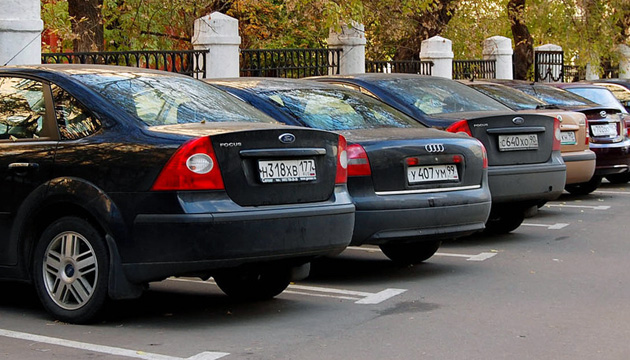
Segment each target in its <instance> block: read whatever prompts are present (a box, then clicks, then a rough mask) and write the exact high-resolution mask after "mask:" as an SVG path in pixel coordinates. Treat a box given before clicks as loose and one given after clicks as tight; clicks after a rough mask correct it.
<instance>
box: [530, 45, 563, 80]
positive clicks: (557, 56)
mask: <svg viewBox="0 0 630 360" xmlns="http://www.w3.org/2000/svg"><path fill="white" fill-rule="evenodd" d="M563 67H564V52H563V51H536V52H535V53H534V81H543V82H556V81H561V80H563V79H564V69H563Z"/></svg>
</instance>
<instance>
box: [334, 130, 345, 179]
mask: <svg viewBox="0 0 630 360" xmlns="http://www.w3.org/2000/svg"><path fill="white" fill-rule="evenodd" d="M347 182H348V152H347V143H346V138H345V137H343V136H341V135H339V143H338V144H337V175H336V176H335V184H345V183H347Z"/></svg>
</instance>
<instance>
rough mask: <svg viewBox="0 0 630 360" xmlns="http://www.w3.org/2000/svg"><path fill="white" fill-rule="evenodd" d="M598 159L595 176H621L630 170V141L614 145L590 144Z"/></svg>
mask: <svg viewBox="0 0 630 360" xmlns="http://www.w3.org/2000/svg"><path fill="white" fill-rule="evenodd" d="M589 148H590V149H591V150H593V151H594V152H595V155H596V157H597V160H596V164H595V175H599V176H606V175H612V174H620V173H624V172H627V171H628V170H629V169H630V140H624V141H622V142H618V143H612V144H597V143H591V144H589Z"/></svg>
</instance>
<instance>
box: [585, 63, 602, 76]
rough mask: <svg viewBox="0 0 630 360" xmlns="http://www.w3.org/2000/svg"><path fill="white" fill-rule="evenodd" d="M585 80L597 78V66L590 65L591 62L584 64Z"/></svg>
mask: <svg viewBox="0 0 630 360" xmlns="http://www.w3.org/2000/svg"><path fill="white" fill-rule="evenodd" d="M585 77H586V80H597V79H599V72H598V71H597V67H596V66H593V65H591V63H588V64H586V76H585Z"/></svg>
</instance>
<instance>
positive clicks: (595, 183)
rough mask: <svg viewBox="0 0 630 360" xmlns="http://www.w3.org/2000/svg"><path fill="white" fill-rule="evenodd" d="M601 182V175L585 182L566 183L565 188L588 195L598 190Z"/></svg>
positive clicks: (577, 193) (573, 192) (572, 192)
mask: <svg viewBox="0 0 630 360" xmlns="http://www.w3.org/2000/svg"><path fill="white" fill-rule="evenodd" d="M601 183H602V177H601V176H593V177H592V178H591V180H589V181H587V182H585V183H579V184H570V185H565V186H564V189H565V190H566V191H568V192H570V193H571V194H573V195H588V194H590V193H592V192H593V191H595V190H597V188H598V187H599V185H600V184H601Z"/></svg>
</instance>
